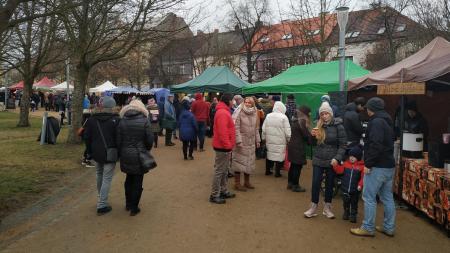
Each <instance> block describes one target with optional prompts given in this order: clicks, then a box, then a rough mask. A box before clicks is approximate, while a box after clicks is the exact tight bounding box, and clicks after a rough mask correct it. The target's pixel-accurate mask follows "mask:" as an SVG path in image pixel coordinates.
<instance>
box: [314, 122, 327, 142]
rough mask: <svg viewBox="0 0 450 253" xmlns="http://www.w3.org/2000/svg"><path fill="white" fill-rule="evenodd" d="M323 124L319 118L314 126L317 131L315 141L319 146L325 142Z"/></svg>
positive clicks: (325, 136)
mask: <svg viewBox="0 0 450 253" xmlns="http://www.w3.org/2000/svg"><path fill="white" fill-rule="evenodd" d="M324 124H325V122H324V121H323V120H322V119H321V118H319V120H318V121H317V126H316V127H317V128H318V129H319V130H318V131H317V134H316V139H317V142H318V143H319V144H323V143H324V142H325V138H327V135H326V133H325V128H324V127H323V125H324Z"/></svg>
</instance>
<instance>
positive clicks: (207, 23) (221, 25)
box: [179, 0, 368, 33]
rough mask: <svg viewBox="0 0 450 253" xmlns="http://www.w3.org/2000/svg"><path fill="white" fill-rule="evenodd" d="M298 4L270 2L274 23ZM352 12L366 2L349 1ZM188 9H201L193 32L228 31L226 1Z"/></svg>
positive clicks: (210, 0)
mask: <svg viewBox="0 0 450 253" xmlns="http://www.w3.org/2000/svg"><path fill="white" fill-rule="evenodd" d="M244 1H245V0H244ZM292 1H293V2H294V3H295V2H298V1H300V0H269V4H270V8H271V11H272V22H275V23H278V22H279V21H280V20H283V19H289V18H291V15H290V13H291V12H292V11H291V8H290V6H291V2H292ZM310 1H311V2H316V3H317V5H318V6H320V4H319V3H320V0H310ZM348 2H349V4H348V7H350V10H358V9H362V8H365V7H367V6H368V4H367V2H368V1H366V0H362V1H361V0H359V1H358V0H348ZM185 7H186V8H188V9H190V8H195V9H197V10H198V9H200V15H199V16H198V19H199V21H198V22H197V23H195V24H194V25H192V26H191V30H192V31H193V32H194V33H196V31H197V30H210V31H212V30H214V29H220V30H221V31H224V30H226V29H227V28H226V25H227V14H228V12H229V10H230V7H229V6H228V4H227V1H226V0H186V5H185ZM189 13H190V14H186V12H180V13H179V14H180V15H181V16H185V17H186V18H187V19H191V18H192V13H193V12H192V10H191V11H190V12H189Z"/></svg>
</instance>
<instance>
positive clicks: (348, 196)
mask: <svg viewBox="0 0 450 253" xmlns="http://www.w3.org/2000/svg"><path fill="white" fill-rule="evenodd" d="M342 200H343V202H344V211H347V212H349V214H350V216H356V215H357V214H358V201H359V191H356V192H352V193H343V194H342Z"/></svg>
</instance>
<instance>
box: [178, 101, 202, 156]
mask: <svg viewBox="0 0 450 253" xmlns="http://www.w3.org/2000/svg"><path fill="white" fill-rule="evenodd" d="M181 106H182V109H181V114H180V117H179V120H178V129H180V140H181V141H182V142H183V155H184V160H188V149H189V160H194V157H193V156H192V153H193V152H194V147H195V140H196V139H197V132H198V126H197V121H196V120H195V117H194V114H192V112H191V111H190V104H189V102H188V101H186V100H184V101H183V102H182V103H181Z"/></svg>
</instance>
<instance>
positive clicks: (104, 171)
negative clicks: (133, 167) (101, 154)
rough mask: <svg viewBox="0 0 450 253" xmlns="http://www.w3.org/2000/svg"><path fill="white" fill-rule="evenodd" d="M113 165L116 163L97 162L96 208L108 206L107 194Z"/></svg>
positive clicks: (112, 173) (112, 174)
mask: <svg viewBox="0 0 450 253" xmlns="http://www.w3.org/2000/svg"><path fill="white" fill-rule="evenodd" d="M115 167H116V163H97V192H98V201H97V209H100V208H104V207H107V206H108V194H109V189H110V188H111V182H112V178H113V176H114V168H115Z"/></svg>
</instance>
